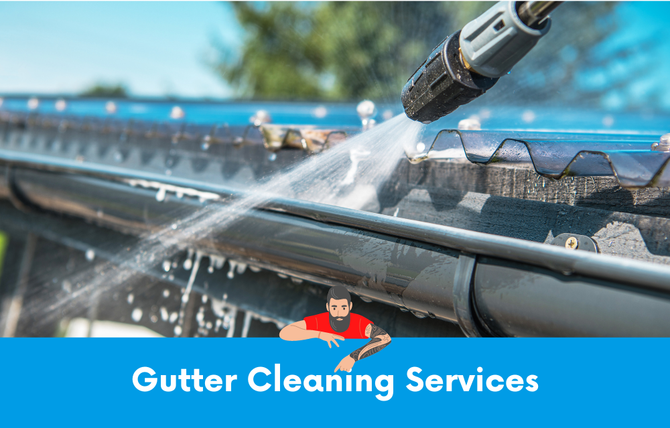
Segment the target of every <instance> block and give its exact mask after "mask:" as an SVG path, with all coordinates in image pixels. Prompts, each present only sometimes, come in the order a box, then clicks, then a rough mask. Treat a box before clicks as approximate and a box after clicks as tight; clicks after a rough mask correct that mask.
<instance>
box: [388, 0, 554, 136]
mask: <svg viewBox="0 0 670 428" xmlns="http://www.w3.org/2000/svg"><path fill="white" fill-rule="evenodd" d="M561 3H562V2H560V1H516V2H515V1H501V2H499V3H496V4H495V5H494V6H493V7H492V8H490V9H489V10H487V11H486V12H484V14H482V15H481V16H480V17H479V18H477V19H475V20H474V21H471V22H470V23H468V24H467V25H466V26H465V27H463V29H462V30H460V31H457V32H455V33H454V34H452V35H451V36H449V37H447V38H446V39H445V40H444V41H442V43H440V44H439V45H438V46H437V47H436V48H435V49H433V51H432V52H431V54H430V55H429V56H428V59H426V61H424V63H423V64H421V66H420V67H419V68H418V70H416V71H415V72H414V74H413V75H412V77H410V78H409V80H408V81H407V83H406V84H405V87H404V88H403V90H402V95H401V98H402V104H403V107H404V108H405V113H406V114H407V116H408V117H409V118H410V119H413V120H417V121H419V122H423V123H430V122H433V121H435V120H437V119H439V118H441V117H443V116H446V115H448V114H449V113H451V112H452V111H454V110H456V109H457V108H458V107H459V106H462V105H463V104H467V103H469V102H470V101H472V100H474V99H475V98H477V97H479V96H480V95H482V94H483V93H485V92H486V91H487V90H489V89H491V87H492V86H493V85H495V84H496V82H497V81H498V79H499V78H500V77H501V76H504V75H505V74H507V73H508V72H509V71H510V70H511V69H512V67H514V65H515V64H516V63H517V62H519V61H520V60H521V58H523V57H524V56H525V55H526V54H527V53H528V52H529V51H530V50H531V49H532V48H533V46H535V44H536V43H537V42H538V40H540V38H541V37H542V36H544V35H545V34H547V32H548V31H549V28H550V27H551V19H550V18H549V13H551V11H553V10H554V9H556V7H557V6H559V5H560V4H561Z"/></svg>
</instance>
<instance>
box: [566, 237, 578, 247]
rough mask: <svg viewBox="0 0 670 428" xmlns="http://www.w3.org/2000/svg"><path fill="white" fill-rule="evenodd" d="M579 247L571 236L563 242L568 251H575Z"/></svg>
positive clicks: (575, 239)
mask: <svg viewBox="0 0 670 428" xmlns="http://www.w3.org/2000/svg"><path fill="white" fill-rule="evenodd" d="M577 247H579V241H578V240H577V238H575V237H574V236H571V237H569V238H568V239H567V241H565V248H567V249H568V250H576V249H577Z"/></svg>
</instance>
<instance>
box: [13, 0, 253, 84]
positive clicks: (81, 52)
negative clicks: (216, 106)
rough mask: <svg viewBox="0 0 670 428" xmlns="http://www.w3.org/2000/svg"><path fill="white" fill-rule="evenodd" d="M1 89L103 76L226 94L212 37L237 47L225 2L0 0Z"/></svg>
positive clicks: (235, 31)
mask: <svg viewBox="0 0 670 428" xmlns="http://www.w3.org/2000/svg"><path fill="white" fill-rule="evenodd" d="M0 16H2V17H3V20H2V21H3V23H2V25H0V93H40V94H45V93H77V92H80V91H81V90H82V89H84V88H86V87H88V86H91V85H92V84H94V83H96V82H98V81H103V82H108V83H117V82H122V83H125V84H126V85H127V86H128V87H129V89H130V90H131V92H132V93H133V94H134V95H140V96H160V95H165V94H167V93H170V94H174V95H179V96H185V97H202V96H210V97H226V96H229V95H230V89H229V88H228V86H227V85H226V84H225V83H224V82H223V81H222V80H221V79H219V78H217V77H216V76H215V75H214V73H212V71H211V70H210V69H208V68H207V67H206V66H205V64H204V63H205V58H207V56H208V55H211V53H212V52H211V45H212V43H211V40H212V38H215V37H216V38H219V39H220V40H221V41H222V42H223V43H225V44H227V45H229V46H236V45H238V44H239V40H240V35H241V29H240V28H239V26H238V25H237V22H236V20H235V16H234V14H233V12H232V10H231V8H230V6H229V5H227V4H222V3H213V2H193V3H176V2H174V3H173V2H170V3H168V2H147V3H126V2H118V3H88V2H72V3H43V2H39V3H33V2H25V3H23V2H17V3H7V2H2V3H0Z"/></svg>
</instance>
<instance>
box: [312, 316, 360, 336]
mask: <svg viewBox="0 0 670 428" xmlns="http://www.w3.org/2000/svg"><path fill="white" fill-rule="evenodd" d="M305 324H307V330H315V331H320V332H323V333H331V334H336V335H338V336H342V337H344V338H345V339H367V338H368V337H367V336H366V335H365V329H366V328H367V327H368V324H373V322H372V321H370V320H369V319H367V318H365V317H364V316H361V315H358V314H354V313H349V328H348V329H347V330H346V331H343V332H340V333H338V332H336V331H334V330H333V329H332V328H331V327H330V314H329V313H328V312H324V313H322V314H318V315H312V316H311V317H306V318H305Z"/></svg>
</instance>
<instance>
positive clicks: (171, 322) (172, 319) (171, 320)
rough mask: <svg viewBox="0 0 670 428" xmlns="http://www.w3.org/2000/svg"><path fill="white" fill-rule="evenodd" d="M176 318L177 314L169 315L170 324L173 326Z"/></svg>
mask: <svg viewBox="0 0 670 428" xmlns="http://www.w3.org/2000/svg"><path fill="white" fill-rule="evenodd" d="M177 318H179V314H178V313H177V312H172V313H171V314H170V320H169V321H170V324H174V322H175V321H177Z"/></svg>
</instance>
